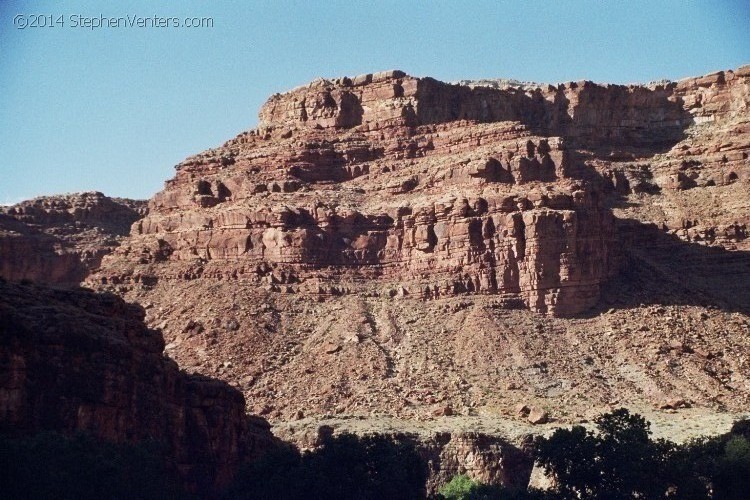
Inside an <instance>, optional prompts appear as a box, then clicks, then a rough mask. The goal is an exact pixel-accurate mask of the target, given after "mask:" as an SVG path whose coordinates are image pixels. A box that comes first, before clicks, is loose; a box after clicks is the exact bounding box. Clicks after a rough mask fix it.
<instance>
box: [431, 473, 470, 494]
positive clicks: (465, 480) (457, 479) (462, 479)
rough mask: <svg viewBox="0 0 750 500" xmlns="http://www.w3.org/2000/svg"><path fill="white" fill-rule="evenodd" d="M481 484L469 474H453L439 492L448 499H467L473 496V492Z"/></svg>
mask: <svg viewBox="0 0 750 500" xmlns="http://www.w3.org/2000/svg"><path fill="white" fill-rule="evenodd" d="M477 486H479V483H477V482H475V481H472V480H471V479H470V478H469V476H465V475H463V474H461V475H458V476H453V478H452V479H451V480H450V481H449V482H448V483H446V484H445V486H443V487H442V488H440V490H439V491H438V493H439V494H440V496H441V497H442V498H445V499H446V500H466V499H468V498H471V496H470V495H471V493H472V491H473V490H475V489H476V488H477Z"/></svg>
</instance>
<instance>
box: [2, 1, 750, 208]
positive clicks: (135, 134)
mask: <svg viewBox="0 0 750 500" xmlns="http://www.w3.org/2000/svg"><path fill="white" fill-rule="evenodd" d="M50 14H51V15H52V16H53V19H54V20H55V21H57V20H58V19H59V17H60V16H63V20H64V24H65V25H64V26H60V25H59V24H57V25H56V26H54V27H44V28H42V27H37V28H33V27H27V28H26V29H17V28H16V27H14V19H15V18H16V16H19V15H23V16H26V20H27V21H29V20H30V18H29V17H28V16H31V15H50ZM102 15H103V16H107V17H126V16H129V17H130V18H131V19H132V18H133V17H134V16H138V17H144V18H145V17H153V16H154V15H158V16H160V17H177V18H180V19H181V20H182V19H183V18H185V17H210V18H212V19H213V28H174V27H170V28H139V27H127V26H125V25H123V26H121V27H112V28H98V29H87V28H81V27H73V26H72V17H74V16H82V17H92V18H93V17H96V18H99V17H100V16H102ZM77 19H79V22H80V19H81V17H78V18H77ZM37 24H41V21H38V23H37ZM748 63H750V0H743V1H730V0H723V1H718V0H717V1H700V0H695V1H672V0H661V1H655V0H649V1H640V0H630V1H625V0H623V1H611V2H605V1H602V0H597V1H583V0H581V1H572V0H571V1H562V0H560V1H555V0H546V1H532V0H519V1H503V0H494V1H480V2H459V1H454V2H448V1H438V0H423V1H412V2H410V1H406V0H402V1H377V0H370V1H354V0H348V1H329V2H313V1H299V2H283V1H268V2H243V1H229V0H180V1H176V0H169V1H163V2H154V1H140V0H136V1H129V2H121V1H89V0H81V1H66V0H56V1H44V0H28V1H23V0H18V1H16V0H0V203H9V202H16V201H19V200H21V199H26V198H30V197H33V196H36V195H41V194H53V193H61V192H71V191H82V190H99V191H102V192H104V193H106V194H108V195H111V196H128V197H136V198H147V197H150V196H151V195H152V194H153V193H155V192H156V191H158V190H159V189H161V187H162V185H163V182H164V181H165V180H166V179H168V178H170V177H172V175H173V173H174V170H173V166H174V165H175V164H177V163H178V162H180V161H181V160H182V159H184V158H185V157H187V156H189V155H191V154H193V153H197V152H199V151H201V150H203V149H206V148H209V147H214V146H217V145H219V144H221V143H222V142H224V141H225V140H227V139H229V138H231V137H234V136H235V135H236V134H238V133H239V132H241V131H243V130H246V129H249V128H252V127H254V126H255V125H256V124H257V112H258V109H259V107H260V106H261V104H262V103H263V102H264V101H265V99H266V98H267V97H268V96H270V95H271V94H273V93H274V92H280V91H284V90H287V89H289V88H292V87H295V86H297V85H300V84H303V83H306V82H307V81H309V80H312V79H314V78H316V77H318V76H324V77H335V76H342V75H350V76H352V75H357V74H361V73H369V72H373V71H379V70H384V69H395V68H398V69H402V70H404V71H406V72H407V73H410V74H413V75H416V76H433V77H436V78H438V79H442V80H457V79H462V78H517V79H520V80H533V81H539V82H561V81H569V80H580V79H589V80H595V81H601V82H614V83H631V82H647V81H650V80H656V79H661V78H669V79H678V78H681V77H686V76H694V75H700V74H704V73H708V72H711V71H714V70H719V69H730V68H734V67H737V66H740V65H743V64H748Z"/></svg>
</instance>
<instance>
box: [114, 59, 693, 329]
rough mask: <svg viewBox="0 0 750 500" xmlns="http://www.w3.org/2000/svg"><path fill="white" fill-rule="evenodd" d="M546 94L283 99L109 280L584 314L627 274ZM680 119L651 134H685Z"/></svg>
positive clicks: (431, 92)
mask: <svg viewBox="0 0 750 500" xmlns="http://www.w3.org/2000/svg"><path fill="white" fill-rule="evenodd" d="M590 87H591V86H590V85H581V86H580V89H581V90H577V89H579V87H578V86H571V87H570V88H567V87H561V88H560V89H559V90H555V93H554V96H558V93H562V94H564V93H565V92H573V93H575V92H576V91H577V92H578V93H580V94H581V95H588V92H589V91H586V89H588V88H590ZM599 91H601V89H599ZM649 92H650V93H649ZM641 93H642V94H645V97H642V98H641V97H637V98H632V96H631V93H629V92H628V89H619V88H618V89H617V91H616V94H617V97H616V99H615V101H616V102H617V103H618V105H620V106H628V105H632V106H634V107H637V106H638V105H640V104H639V103H640V102H641V100H643V101H644V102H645V104H643V105H644V106H647V105H650V104H652V101H656V100H658V99H659V96H654V95H651V94H652V93H653V92H652V91H648V90H641V91H639V93H638V95H640V94H641ZM562 94H561V95H562ZM545 95H547V94H543V93H541V91H539V92H537V93H535V94H534V96H533V97H529V96H527V95H526V94H514V93H505V92H501V91H498V90H495V89H482V88H475V89H471V88H469V87H461V86H455V85H447V84H443V83H441V82H437V81H435V80H431V79H416V78H413V77H407V76H405V75H403V74H402V73H400V72H388V73H383V74H377V75H372V76H368V77H364V78H360V79H354V80H348V79H341V80H337V81H333V82H328V81H319V82H313V83H312V84H310V85H309V86H308V87H305V88H302V89H298V90H295V91H292V92H290V93H287V94H284V95H282V96H274V97H272V98H271V99H270V100H269V102H268V103H267V104H266V105H265V106H264V107H263V109H262V110H261V115H260V116H261V120H262V125H261V127H260V128H259V129H258V130H256V131H252V132H250V133H246V134H242V135H241V136H239V137H238V138H236V139H234V140H232V141H230V142H228V143H227V144H225V145H224V146H223V147H222V148H219V149H217V150H212V151H208V152H206V153H203V154H201V155H198V156H196V157H192V158H190V159H188V160H186V161H185V162H184V163H183V164H182V165H180V166H179V167H178V173H177V176H176V177H175V179H173V180H172V181H169V182H168V183H167V187H166V189H165V190H164V191H163V192H161V193H159V194H157V195H156V196H155V197H154V199H153V200H152V201H151V203H150V214H149V215H148V216H147V217H146V218H145V219H143V220H142V221H139V222H138V223H136V224H135V225H134V227H133V232H132V237H131V239H130V240H129V241H128V244H127V245H126V246H124V247H123V248H122V249H120V251H119V252H118V256H117V257H116V258H113V259H110V260H108V261H107V264H106V265H105V271H104V272H103V273H101V275H100V278H101V282H103V283H105V284H106V283H114V284H118V283H121V282H129V283H133V282H136V283H139V282H146V283H147V284H148V283H152V284H153V283H154V282H155V281H156V280H159V279H177V280H184V279H191V278H193V277H198V276H200V277H203V278H209V279H211V278H221V279H238V278H242V279H246V280H251V281H255V282H257V283H258V284H265V285H267V286H268V287H270V289H272V290H274V291H277V292H281V293H292V294H296V293H302V294H311V293H312V294H321V295H331V294H333V295H336V294H342V293H350V292H352V291H353V290H356V289H362V288H369V289H371V290H368V293H375V294H379V295H383V296H393V295H399V296H411V297H417V298H424V299H434V298H438V297H444V296H454V295H457V294H466V293H469V294H476V293H481V294H485V293H489V294H496V295H499V296H500V297H502V299H503V301H504V302H505V303H507V305H509V306H525V307H528V308H529V309H531V310H533V311H537V312H543V313H548V314H551V315H570V314H575V313H578V312H580V311H582V310H585V309H586V308H588V307H591V306H592V305H593V304H595V303H596V301H597V299H598V297H599V287H600V285H601V283H602V282H603V281H605V280H606V279H607V277H608V276H610V275H611V274H613V273H614V272H615V271H616V266H615V262H614V261H615V258H614V256H613V246H614V245H613V239H614V237H613V221H612V217H611V214H610V212H609V211H608V210H607V209H605V208H604V207H603V206H602V200H601V196H600V193H599V192H598V190H597V189H596V187H595V186H593V185H592V183H590V182H588V181H587V180H585V179H580V178H576V177H575V176H572V175H571V172H575V171H576V170H577V169H578V168H579V167H578V166H577V165H576V160H575V158H574V157H572V156H571V154H570V153H571V150H570V146H569V145H568V144H567V140H566V139H564V138H561V137H557V136H539V135H536V134H537V133H538V132H540V131H544V132H549V131H552V132H553V133H557V132H564V131H565V129H566V127H567V126H568V123H567V122H568V121H569V120H570V116H569V115H568V114H567V113H568V111H565V110H567V108H565V107H564V106H562V104H560V103H559V102H557V101H559V96H558V97H554V96H553V97H550V96H547V97H549V98H550V99H551V100H550V101H548V100H545V97H544V96H545ZM575 95H578V94H575ZM571 97H572V95H571ZM529 99H531V101H529ZM581 99H583V98H581ZM586 99H593V100H594V102H596V99H595V98H593V97H592V98H588V97H587V98H586ZM629 99H635V101H636V104H631V103H630V101H629ZM566 100H569V99H568V98H566ZM527 101H528V102H527ZM620 101H622V102H620ZM665 102H666V101H665ZM667 104H669V103H667ZM574 107H575V106H574ZM671 107H674V106H671V104H670V106H666V108H667V110H670V109H671ZM547 108H549V109H547ZM558 108H560V109H562V110H563V111H565V112H562V111H561V112H558V111H559V110H558V111H555V110H557V109H558ZM576 109H577V108H576ZM570 112H571V113H572V111H570ZM577 112H578V113H579V120H583V121H585V120H587V118H586V115H585V113H584V112H583V111H577ZM633 112H635V111H633ZM665 113H666V116H665V118H664V119H663V120H662V121H661V122H658V123H656V124H655V125H653V126H652V129H659V130H661V129H662V128H669V127H671V129H670V130H672V129H676V128H678V127H677V126H676V125H675V120H673V119H672V118H673V117H672V116H670V115H669V113H667V112H665ZM558 115H560V116H559V117H558ZM563 115H564V116H565V117H567V118H566V119H563ZM549 120H557V121H559V122H560V123H554V122H549ZM586 123H588V122H586ZM665 123H668V126H667V125H665ZM587 126H588V125H587ZM602 127H603V125H600V124H598V123H597V124H593V125H591V129H592V130H596V131H597V133H599V132H600V129H601V128H602ZM631 128H633V129H634V130H636V129H638V127H637V126H636V125H634V126H633V127H631ZM584 129H585V127H584V126H583V125H581V130H584ZM670 133H673V132H670ZM579 135H580V136H583V135H585V132H583V131H580V130H579ZM590 135H592V136H596V135H597V134H594V133H593V132H592V134H590ZM642 135H643V136H644V137H643V138H642V140H643V141H646V142H648V141H647V139H646V135H645V134H642ZM597 137H598V136H597ZM655 137H657V138H658V137H661V136H660V135H659V133H655V132H653V131H652V130H650V133H649V134H648V138H650V139H648V140H649V141H654V140H656V139H655ZM590 139H591V140H597V138H590ZM659 140H661V139H659ZM373 280H375V281H373Z"/></svg>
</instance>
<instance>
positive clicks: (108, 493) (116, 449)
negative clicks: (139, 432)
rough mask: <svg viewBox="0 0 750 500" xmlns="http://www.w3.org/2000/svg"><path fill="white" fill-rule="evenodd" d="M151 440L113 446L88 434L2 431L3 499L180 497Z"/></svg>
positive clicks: (0, 474) (0, 482)
mask: <svg viewBox="0 0 750 500" xmlns="http://www.w3.org/2000/svg"><path fill="white" fill-rule="evenodd" d="M172 478H173V476H172V475H171V474H170V473H169V472H168V469H167V467H166V463H165V461H164V459H163V454H162V453H161V450H160V448H159V446H158V445H156V444H155V443H143V444H139V445H114V444H111V443H106V442H103V441H100V440H97V439H95V438H93V437H91V436H88V435H83V434H80V435H76V436H73V437H65V436H62V435H60V434H57V433H52V432H46V433H40V434H36V435H34V436H30V437H13V436H7V435H0V492H2V494H1V496H2V498H4V499H41V498H44V499H53V500H54V499H59V500H63V499H84V500H85V499H92V500H100V499H103V498H107V499H123V500H125V499H152V498H153V499H162V498H166V499H169V498H183V497H184V496H183V495H182V494H181V493H180V491H179V489H178V488H177V487H176V485H175V484H176V483H175V482H174V481H173V480H172Z"/></svg>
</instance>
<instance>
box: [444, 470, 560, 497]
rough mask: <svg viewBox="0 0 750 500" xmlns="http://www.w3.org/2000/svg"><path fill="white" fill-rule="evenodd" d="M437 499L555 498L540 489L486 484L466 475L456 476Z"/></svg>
mask: <svg viewBox="0 0 750 500" xmlns="http://www.w3.org/2000/svg"><path fill="white" fill-rule="evenodd" d="M435 498H436V499H437V500H542V499H545V498H550V499H551V498H554V497H553V496H549V495H548V494H547V493H545V492H542V491H539V490H534V489H531V490H528V491H527V490H525V489H514V488H506V487H504V486H501V485H492V484H484V483H481V482H479V481H474V480H472V479H470V478H469V477H468V476H465V475H458V476H454V477H453V478H452V479H451V480H450V481H449V482H448V483H446V484H445V485H444V486H443V487H442V488H440V490H438V494H437V495H436V497H435Z"/></svg>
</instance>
